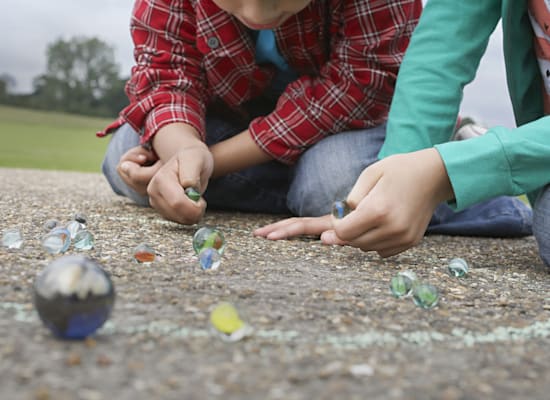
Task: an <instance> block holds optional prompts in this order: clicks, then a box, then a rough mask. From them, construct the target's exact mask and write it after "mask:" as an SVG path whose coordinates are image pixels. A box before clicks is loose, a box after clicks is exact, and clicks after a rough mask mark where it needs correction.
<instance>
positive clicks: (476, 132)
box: [451, 117, 488, 140]
mask: <svg viewBox="0 0 550 400" xmlns="http://www.w3.org/2000/svg"><path fill="white" fill-rule="evenodd" d="M487 131H488V129H487V128H485V127H484V126H481V125H479V124H477V123H476V122H475V121H474V120H473V119H471V118H469V117H465V118H461V119H460V120H459V122H458V123H457V126H456V129H455V132H454V134H453V137H452V138H451V140H466V139H471V138H475V137H478V136H482V135H484V134H485V132H487Z"/></svg>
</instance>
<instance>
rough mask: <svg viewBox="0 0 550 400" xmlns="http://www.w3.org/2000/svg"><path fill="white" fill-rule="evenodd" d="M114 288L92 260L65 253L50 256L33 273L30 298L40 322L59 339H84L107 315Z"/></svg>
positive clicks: (111, 303) (110, 308)
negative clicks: (51, 260) (45, 264)
mask: <svg viewBox="0 0 550 400" xmlns="http://www.w3.org/2000/svg"><path fill="white" fill-rule="evenodd" d="M114 300H115V290H114V286H113V283H112V281H111V278H110V277H109V275H108V274H107V273H106V272H105V271H104V270H103V268H102V266H101V265H100V264H99V263H97V262H96V261H94V260H92V259H90V258H87V257H83V256H75V255H68V256H63V257H61V258H58V259H56V260H54V261H53V262H52V263H50V264H49V265H48V266H47V267H46V268H44V269H43V270H42V271H41V272H40V273H39V274H38V276H37V278H36V280H35V282H34V285H33V301H34V306H35V308H36V311H37V312H38V315H39V317H40V319H41V320H42V322H43V323H44V325H45V326H46V327H47V328H48V329H49V330H50V331H51V332H52V333H53V334H54V335H55V336H58V337H59V338H62V339H84V338H86V337H88V336H90V335H92V334H93V333H94V332H95V331H96V330H97V329H98V328H99V327H101V326H102V325H103V324H104V323H105V321H106V320H107V319H108V318H109V315H110V313H111V310H112V308H113V305H114Z"/></svg>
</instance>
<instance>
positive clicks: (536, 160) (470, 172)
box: [435, 117, 550, 209]
mask: <svg viewBox="0 0 550 400" xmlns="http://www.w3.org/2000/svg"><path fill="white" fill-rule="evenodd" d="M548 132H550V117H543V118H540V119H538V120H536V121H533V122H530V123H528V124H525V125H523V126H521V127H519V128H514V129H507V128H504V127H495V128H492V129H490V130H489V131H488V132H487V133H486V134H485V135H483V136H480V137H477V138H474V139H468V140H462V141H458V142H448V143H443V144H440V145H436V146H435V147H436V149H437V150H438V151H439V153H440V154H441V158H442V159H443V161H444V163H445V168H446V169H447V174H448V175H449V178H450V180H451V185H452V186H453V189H454V192H455V197H456V200H455V203H454V205H455V207H456V208H457V209H463V208H465V207H467V206H469V205H472V204H475V203H477V202H479V201H482V200H485V199H488V198H490V197H494V196H499V195H513V196H515V195H520V194H524V193H533V192H535V191H537V190H538V189H540V188H541V187H543V186H544V185H546V184H548V183H549V182H550V163H549V162H548V160H550V139H549V138H550V136H549V134H548Z"/></svg>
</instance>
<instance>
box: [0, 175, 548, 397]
mask: <svg viewBox="0 0 550 400" xmlns="http://www.w3.org/2000/svg"><path fill="white" fill-rule="evenodd" d="M0 183H1V187H2V191H1V192H0V209H1V213H0V228H1V229H2V230H4V229H6V228H8V227H14V226H18V227H19V228H20V229H21V230H22V231H23V233H24V235H25V238H26V241H25V243H24V245H23V247H22V248H21V249H19V250H8V249H5V248H0V337H1V338H2V339H1V340H0V398H1V399H42V400H43V399H60V400H63V399H82V400H101V399H117V400H118V399H120V400H123V399H157V398H158V399H206V398H208V399H218V398H219V399H334V398H345V399H365V398H368V399H423V400H426V399H448V400H452V399H478V398H483V399H492V398H494V399H508V398H510V399H511V398H513V399H547V398H548V393H549V392H550V369H549V365H550V352H549V351H548V348H549V347H548V346H549V344H550V295H549V294H548V293H549V288H550V283H549V282H550V276H549V275H548V272H547V271H546V270H545V269H544V267H543V266H542V263H541V262H540V260H539V259H538V256H537V251H536V243H535V240H534V239H533V238H532V237H528V238H524V239H515V240H511V239H487V238H465V237H444V236H429V237H426V238H425V240H424V241H423V242H422V243H421V244H420V245H419V246H418V247H417V248H415V249H413V250H410V251H408V252H405V253H404V254H402V255H400V256H396V257H392V258H389V259H385V260H382V259H380V258H379V257H378V256H377V255H376V254H370V253H363V252H361V251H359V250H357V249H353V248H340V247H328V246H323V245H321V244H320V243H319V241H318V240H316V239H313V238H302V239H297V240H290V241H279V242H271V241H267V240H263V239H259V238H254V237H253V236H252V234H251V232H252V230H253V229H254V228H256V227H258V226H261V225H264V224H266V223H269V222H272V221H275V220H276V219H278V218H280V217H276V216H270V215H258V214H242V213H227V212H210V211H209V212H208V213H207V215H206V216H205V218H204V221H203V223H201V225H203V224H208V225H215V226H217V227H219V228H220V229H221V230H222V231H223V233H224V234H225V236H226V239H227V242H228V248H227V250H226V252H225V254H224V256H223V260H222V266H221V267H220V269H219V270H217V271H208V272H204V271H202V270H200V268H198V264H197V257H196V256H195V255H194V252H193V249H192V246H191V241H192V236H193V233H194V232H195V231H196V229H197V226H188V227H186V226H179V225H176V224H173V223H170V222H166V221H164V220H162V219H161V218H159V217H158V216H157V215H156V214H155V213H154V212H153V211H151V210H148V209H142V208H138V207H135V206H133V205H132V204H130V203H128V202H127V201H125V200H124V199H122V198H119V197H117V196H115V195H113V194H111V192H110V190H109V188H108V186H107V184H106V183H105V182H104V180H103V178H102V177H101V175H99V174H82V173H67V172H51V171H50V172H48V171H35V170H16V169H0ZM75 212H84V213H85V214H87V216H88V219H89V224H88V225H89V229H90V230H91V231H92V232H93V233H94V235H95V237H96V247H95V248H94V249H93V250H90V251H88V252H86V253H87V254H88V255H89V256H90V257H92V258H94V259H96V260H98V261H99V262H100V263H101V264H102V265H103V266H104V267H105V269H106V270H107V271H109V273H110V274H111V276H112V278H113V282H114V284H115V287H116V291H117V299H116V304H115V309H114V312H113V315H112V317H111V318H110V320H109V321H108V323H107V324H106V325H105V326H104V327H103V328H102V329H101V330H100V331H98V333H97V334H96V335H95V336H93V337H92V338H89V339H87V340H86V341H62V340H58V339H55V338H54V337H52V335H51V334H50V333H49V332H48V331H47V330H46V329H45V328H44V327H43V326H42V324H41V323H40V321H39V320H38V317H37V316H36V314H35V312H34V310H33V307H32V302H31V285H32V283H33V281H34V278H35V276H36V274H37V272H39V271H40V270H41V269H42V268H43V267H44V266H46V265H47V264H48V263H49V262H51V260H52V259H53V258H54V256H50V255H48V254H46V253H45V252H44V251H43V250H42V249H41V246H40V241H39V238H40V236H41V235H42V229H43V228H42V225H43V223H44V222H45V221H46V220H48V219H51V218H56V219H59V220H61V221H67V220H69V219H70V218H71V217H72V216H73V215H74V213H75ZM143 241H146V242H148V243H149V244H150V245H151V246H153V247H154V248H155V250H156V251H157V252H158V253H159V254H161V256H160V257H158V259H157V260H156V261H155V262H154V263H152V264H150V265H144V264H137V263H135V262H133V260H132V250H133V248H134V247H135V246H136V245H137V244H139V243H141V242H143ZM74 252H75V251H74V250H73V249H72V248H71V249H70V250H69V253H74ZM453 257H463V258H465V259H466V260H467V261H468V262H469V264H470V266H471V271H470V273H469V275H468V276H466V277H465V278H461V279H459V278H453V277H450V276H449V275H448V274H447V272H446V263H447V262H448V261H449V259H451V258H453ZM405 269H412V270H414V271H415V272H416V273H417V275H418V276H419V277H420V278H421V279H423V280H426V281H429V282H430V283H432V284H434V285H435V286H437V287H438V289H439V290H440V292H441V299H440V304H439V305H438V306H437V307H436V308H434V309H432V310H423V309H420V308H418V307H416V306H415V305H414V304H413V302H412V301H411V299H395V298H393V297H392V296H391V295H390V294H389V291H388V283H389V280H390V279H391V277H392V276H393V275H394V274H395V273H397V272H398V271H401V270H405ZM221 300H227V301H230V302H232V303H234V304H235V305H236V306H237V307H238V309H239V310H240V311H242V312H243V313H245V315H246V319H247V321H248V322H249V323H250V324H251V325H252V326H253V327H254V334H253V335H252V336H251V337H249V338H247V339H245V340H242V341H240V342H236V343H227V342H224V341H222V340H220V339H219V338H218V337H217V336H216V335H215V334H214V333H213V332H212V331H211V330H210V328H209V326H208V317H209V312H210V310H211V309H212V307H213V306H214V305H216V304H217V303H218V302H219V301H221Z"/></svg>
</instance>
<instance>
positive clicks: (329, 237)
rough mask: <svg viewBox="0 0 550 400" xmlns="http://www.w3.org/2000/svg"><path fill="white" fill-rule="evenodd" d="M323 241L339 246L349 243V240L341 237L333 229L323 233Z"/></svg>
mask: <svg viewBox="0 0 550 400" xmlns="http://www.w3.org/2000/svg"><path fill="white" fill-rule="evenodd" d="M321 242H323V244H329V245H339V246H345V245H347V244H348V242H346V241H345V240H342V239H340V238H339V237H338V236H337V235H336V232H334V230H333V229H330V230H328V231H325V232H323V233H322V234H321Z"/></svg>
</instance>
